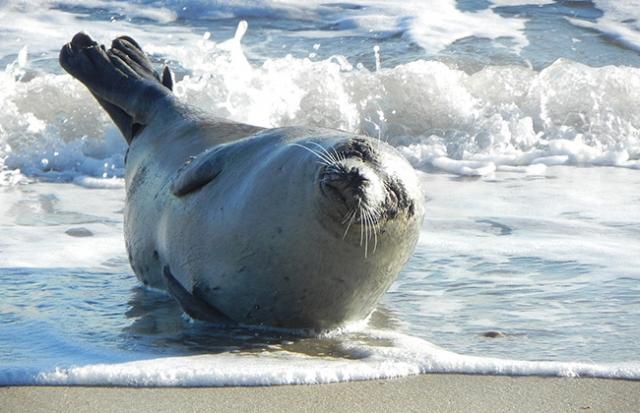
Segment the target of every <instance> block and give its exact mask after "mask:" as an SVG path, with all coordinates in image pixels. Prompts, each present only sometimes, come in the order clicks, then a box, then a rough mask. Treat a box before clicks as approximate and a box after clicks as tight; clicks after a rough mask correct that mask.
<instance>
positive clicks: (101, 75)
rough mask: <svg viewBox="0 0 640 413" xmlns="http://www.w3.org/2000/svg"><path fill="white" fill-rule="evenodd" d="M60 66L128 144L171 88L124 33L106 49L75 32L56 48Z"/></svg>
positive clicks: (85, 35)
mask: <svg viewBox="0 0 640 413" xmlns="http://www.w3.org/2000/svg"><path fill="white" fill-rule="evenodd" d="M60 65H61V66H62V67H63V68H64V69H65V70H66V71H67V72H68V73H69V74H71V75H72V76H73V77H75V78H76V79H78V80H79V81H81V82H82V83H84V85H85V86H87V88H89V90H90V91H91V93H92V94H93V95H94V96H95V97H96V99H97V100H98V102H99V103H100V105H101V106H102V107H103V108H104V109H105V110H106V111H107V113H109V116H111V118H112V119H113V121H114V122H115V123H116V125H117V126H118V128H119V129H120V131H121V132H122V134H123V135H124V137H125V139H127V142H129V143H130V142H131V140H132V139H133V138H134V137H135V135H136V134H137V133H139V132H140V130H142V128H143V127H144V125H146V123H147V121H148V120H149V117H150V116H151V115H152V112H153V108H154V107H155V105H156V104H157V101H158V100H159V99H162V98H163V97H165V96H167V95H168V94H170V90H171V89H170V88H169V87H166V86H165V85H166V83H164V82H163V80H164V76H163V79H162V80H161V79H160V76H159V75H158V73H157V72H155V71H154V70H153V67H152V65H151V62H150V61H149V59H148V58H147V56H146V55H145V53H144V52H143V51H142V49H141V48H140V45H139V44H138V43H137V42H136V41H135V40H133V39H132V38H130V37H128V36H121V37H118V38H116V39H115V40H114V41H113V43H112V46H111V49H109V50H106V49H105V47H104V46H102V45H98V43H97V42H95V41H94V40H93V39H91V37H89V36H88V35H87V34H85V33H78V34H76V35H75V36H74V37H73V39H72V40H71V42H70V43H68V44H66V45H64V46H63V47H62V50H60Z"/></svg>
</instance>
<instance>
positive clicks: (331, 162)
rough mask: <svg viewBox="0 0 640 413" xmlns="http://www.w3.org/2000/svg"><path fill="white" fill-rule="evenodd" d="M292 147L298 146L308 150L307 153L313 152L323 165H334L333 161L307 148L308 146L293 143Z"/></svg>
mask: <svg viewBox="0 0 640 413" xmlns="http://www.w3.org/2000/svg"><path fill="white" fill-rule="evenodd" d="M291 145H292V146H297V147H298V148H303V149H306V150H307V151H309V152H311V153H312V154H314V155H315V156H317V157H318V159H320V161H321V163H322V164H323V165H326V166H331V165H332V164H333V163H334V162H333V161H332V160H330V159H327V158H326V157H325V156H324V155H322V154H319V153H318V152H316V151H314V150H313V149H311V148H309V147H307V146H304V145H300V144H299V143H292V144H291Z"/></svg>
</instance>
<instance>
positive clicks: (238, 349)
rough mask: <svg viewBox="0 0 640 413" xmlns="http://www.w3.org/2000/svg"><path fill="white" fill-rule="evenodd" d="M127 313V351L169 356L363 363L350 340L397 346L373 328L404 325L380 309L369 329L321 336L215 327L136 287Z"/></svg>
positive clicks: (124, 334)
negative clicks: (278, 354) (275, 356)
mask: <svg viewBox="0 0 640 413" xmlns="http://www.w3.org/2000/svg"><path fill="white" fill-rule="evenodd" d="M125 315H126V317H127V319H129V320H130V321H131V322H130V324H129V325H127V326H126V327H125V328H124V329H123V331H122V334H121V338H122V342H123V347H124V348H125V349H126V350H129V351H137V352H151V353H155V354H158V355H167V356H168V355H171V356H177V355H196V354H219V353H244V354H251V353H260V352H274V351H288V352H292V353H298V354H302V355H306V356H313V357H334V358H344V359H359V358H362V357H364V355H362V354H361V353H360V352H357V351H355V350H353V349H350V348H348V347H347V346H345V343H346V342H354V341H355V342H361V343H364V344H367V345H371V346H391V345H392V343H391V342H388V340H386V339H380V338H376V337H374V336H372V335H371V334H368V333H367V330H368V329H369V328H372V329H395V328H396V327H397V325H398V322H397V318H396V317H395V316H394V315H393V314H392V313H391V312H390V311H389V310H388V309H387V308H385V307H384V306H378V308H377V309H376V311H374V313H373V314H372V315H371V317H370V319H369V322H368V323H367V325H366V326H367V329H358V330H356V331H345V332H337V331H336V332H329V333H325V334H320V335H312V334H310V333H309V332H305V331H286V330H271V329H267V328H264V327H260V326H237V325H234V326H229V325H222V324H214V323H208V322H203V321H195V320H192V319H190V318H188V317H187V316H186V315H185V314H184V313H183V312H182V310H181V308H180V306H179V305H178V304H177V302H176V301H175V300H174V299H173V298H171V297H170V296H168V295H166V294H165V293H163V292H158V291H154V290H150V289H147V288H144V287H135V288H133V289H132V295H131V298H130V300H129V302H128V310H127V311H126V314H125Z"/></svg>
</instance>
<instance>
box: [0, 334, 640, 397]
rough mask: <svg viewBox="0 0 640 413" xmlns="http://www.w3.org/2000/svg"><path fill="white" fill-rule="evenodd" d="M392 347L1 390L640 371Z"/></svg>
mask: <svg viewBox="0 0 640 413" xmlns="http://www.w3.org/2000/svg"><path fill="white" fill-rule="evenodd" d="M369 334H370V335H371V336H372V337H375V338H377V339H384V340H387V341H388V342H392V343H393V345H392V346H388V347H385V346H368V345H365V344H362V343H361V342H349V341H348V340H347V341H345V343H344V344H343V346H344V347H345V348H346V349H349V350H351V351H355V352H357V354H358V355H359V358H358V359H357V360H349V359H340V358H333V357H311V356H306V355H302V354H297V353H291V352H288V351H271V352H261V353H256V354H230V353H221V354H216V355H210V354H207V355H195V356H184V357H164V358H153V359H146V360H137V361H130V362H124V363H113V364H89V365H83V366H68V367H61V366H58V367H55V368H43V369H38V368H32V369H19V368H17V369H11V368H9V369H7V368H4V369H0V385H85V386H87V385H89V386H114V385H116V386H188V387H193V386H260V385H283V384H318V383H333V382H341V381H354V380H372V379H385V378H393V377H402V376H408V375H416V374H425V373H463V374H492V375H510V376H521V375H539V376H555V377H600V378H610V379H630V380H638V379H640V364H638V363H620V364H589V363H562V362H536V361H517V360H504V359H496V358H488V357H475V356H465V355H460V354H456V353H453V352H450V351H447V350H444V349H442V348H439V347H438V346H435V345H433V344H431V343H429V342H426V341H424V340H422V339H419V338H415V337H410V336H406V335H403V334H399V333H394V332H388V331H376V330H372V331H369Z"/></svg>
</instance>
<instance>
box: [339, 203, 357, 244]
mask: <svg viewBox="0 0 640 413" xmlns="http://www.w3.org/2000/svg"><path fill="white" fill-rule="evenodd" d="M357 213H358V212H357V211H356V210H355V209H354V210H353V212H352V213H351V218H349V223H348V224H347V229H346V230H345V231H344V235H342V239H345V238H347V233H348V232H349V228H351V224H353V221H354V220H355V219H356V214H357Z"/></svg>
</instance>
